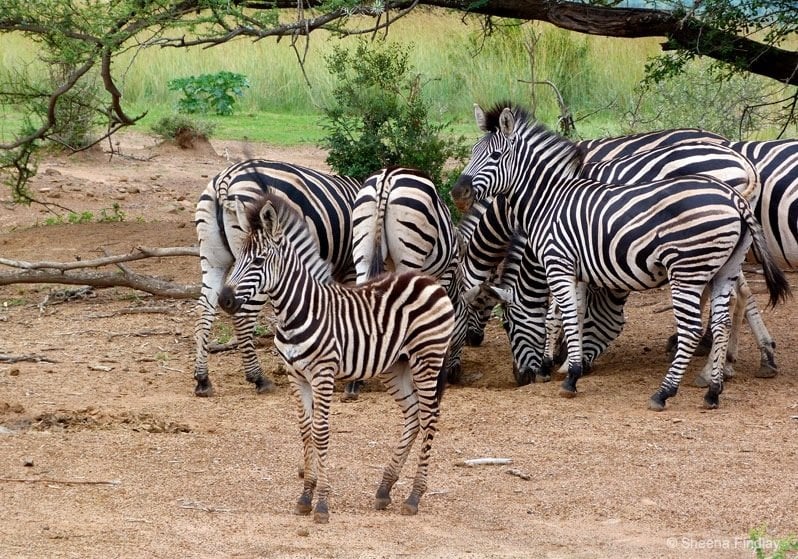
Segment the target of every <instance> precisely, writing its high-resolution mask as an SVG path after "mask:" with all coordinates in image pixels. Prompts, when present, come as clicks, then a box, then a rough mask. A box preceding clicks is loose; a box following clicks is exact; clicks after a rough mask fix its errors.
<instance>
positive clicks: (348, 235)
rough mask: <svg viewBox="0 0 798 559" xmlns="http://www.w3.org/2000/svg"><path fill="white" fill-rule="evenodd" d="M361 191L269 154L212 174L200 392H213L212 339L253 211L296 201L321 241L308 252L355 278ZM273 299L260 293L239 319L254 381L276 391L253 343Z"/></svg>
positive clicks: (206, 215) (202, 221) (200, 322)
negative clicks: (355, 219) (276, 200)
mask: <svg viewBox="0 0 798 559" xmlns="http://www.w3.org/2000/svg"><path fill="white" fill-rule="evenodd" d="M358 188H360V183H359V182H358V181H356V180H355V179H352V178H348V177H341V176H337V175H328V174H325V173H320V172H318V171H315V170H313V169H309V168H307V167H302V166H300V165H293V164H290V163H285V162H280V161H269V160H265V159H251V160H247V161H243V162H240V163H235V164H233V165H231V166H229V167H228V168H227V169H225V170H224V171H222V172H221V173H219V174H218V175H216V176H215V177H214V178H213V179H211V181H210V182H209V183H208V186H207V187H206V188H205V190H204V191H203V193H202V194H201V195H200V198H199V201H198V202H197V209H196V214H195V225H196V228H197V238H198V239H199V252H200V266H201V269H202V291H201V294H200V298H199V301H198V303H197V306H198V309H199V317H198V319H197V322H196V325H195V328H194V342H195V345H196V358H195V365H194V378H195V379H196V381H197V385H196V387H195V388H194V393H195V394H196V395H197V396H211V395H212V394H213V385H212V384H211V381H210V378H209V377H208V338H209V335H210V331H211V326H212V324H213V320H214V318H215V316H216V303H217V300H218V296H219V291H220V290H221V288H222V285H223V284H224V278H225V276H226V275H227V272H228V271H229V270H230V267H231V266H232V265H233V262H234V261H235V258H236V254H237V253H238V251H239V250H240V248H241V245H242V243H243V240H244V238H245V237H246V234H247V224H246V220H245V217H244V216H245V215H246V208H248V207H249V206H251V205H252V204H255V203H259V201H260V200H261V199H262V198H263V196H264V195H265V194H267V193H273V194H275V195H277V196H280V197H282V198H284V199H285V200H287V201H289V203H290V204H291V205H292V206H293V207H294V208H295V209H296V210H297V211H298V212H299V214H300V215H302V216H304V218H305V220H306V221H307V222H308V226H309V227H310V231H311V233H312V238H313V246H310V245H307V246H302V247H300V250H317V251H318V252H319V253H320V255H321V257H322V259H324V260H325V261H327V262H329V263H330V265H331V266H332V277H333V278H334V279H336V280H337V281H342V282H345V281H352V280H354V275H355V274H354V264H353V263H352V250H351V246H352V205H353V203H354V199H355V195H356V194H357V190H358ZM266 300H267V298H266V296H265V295H262V294H258V295H256V296H255V297H253V298H252V300H251V301H249V302H248V303H247V304H246V305H244V306H242V307H241V308H240V309H239V310H238V312H237V313H236V314H235V315H234V316H233V325H234V327H235V332H236V338H237V341H238V347H239V349H240V350H241V354H242V359H243V365H244V372H245V375H246V379H247V380H248V381H250V382H252V383H254V384H255V387H256V389H257V391H258V392H268V391H270V390H273V388H274V383H273V381H272V380H271V379H270V378H269V377H268V376H264V375H263V372H262V371H261V367H260V363H259V362H258V358H257V355H256V353H255V345H254V341H253V338H254V329H255V325H256V321H257V316H258V313H259V312H260V310H261V308H262V307H263V305H264V304H265V302H266Z"/></svg>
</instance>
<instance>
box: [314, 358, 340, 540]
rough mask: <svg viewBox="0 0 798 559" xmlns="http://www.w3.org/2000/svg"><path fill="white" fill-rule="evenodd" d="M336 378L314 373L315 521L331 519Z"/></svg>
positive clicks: (329, 374) (323, 522) (322, 521)
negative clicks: (330, 458) (332, 416)
mask: <svg viewBox="0 0 798 559" xmlns="http://www.w3.org/2000/svg"><path fill="white" fill-rule="evenodd" d="M334 384H335V378H334V377H333V373H332V372H329V373H323V372H322V373H317V374H314V375H313V380H312V381H311V387H312V390H313V410H312V417H313V421H312V424H311V434H312V438H313V448H314V450H315V453H316V478H317V492H316V506H315V507H314V508H313V521H314V522H316V523H318V524H326V523H327V522H329V521H330V509H329V497H330V479H329V476H328V474H327V452H328V450H329V448H330V404H331V403H332V397H333V388H334Z"/></svg>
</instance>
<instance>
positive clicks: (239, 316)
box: [233, 302, 275, 394]
mask: <svg viewBox="0 0 798 559" xmlns="http://www.w3.org/2000/svg"><path fill="white" fill-rule="evenodd" d="M261 305H262V303H260V302H259V304H258V305H257V307H256V308H247V309H242V310H241V311H239V312H238V313H236V314H235V315H233V326H234V327H235V331H236V339H237V340H238V349H239V350H240V351H241V358H242V360H243V362H244V375H245V377H246V379H247V381H248V382H251V383H253V384H254V385H255V389H256V390H257V391H258V394H263V393H266V392H273V391H274V389H275V385H274V382H273V381H272V379H270V378H269V377H268V376H264V375H263V371H262V370H261V368H260V362H259V361H258V354H257V353H256V352H255V325H256V323H257V320H258V313H259V312H260V309H261Z"/></svg>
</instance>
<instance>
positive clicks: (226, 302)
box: [219, 285, 241, 314]
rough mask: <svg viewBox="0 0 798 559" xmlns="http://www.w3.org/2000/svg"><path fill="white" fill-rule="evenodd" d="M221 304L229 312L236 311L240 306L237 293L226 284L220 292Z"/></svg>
mask: <svg viewBox="0 0 798 559" xmlns="http://www.w3.org/2000/svg"><path fill="white" fill-rule="evenodd" d="M219 306H220V307H222V310H224V311H225V312H226V313H228V314H233V313H235V312H236V311H237V310H238V309H239V308H240V307H241V302H240V301H239V300H238V299H236V293H235V291H234V290H233V288H232V287H230V286H228V285H225V286H224V287H223V288H222V291H221V292H220V293H219Z"/></svg>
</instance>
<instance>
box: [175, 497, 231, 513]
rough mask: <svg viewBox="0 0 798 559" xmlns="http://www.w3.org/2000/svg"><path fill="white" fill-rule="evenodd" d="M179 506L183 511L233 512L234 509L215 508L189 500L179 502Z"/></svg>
mask: <svg viewBox="0 0 798 559" xmlns="http://www.w3.org/2000/svg"><path fill="white" fill-rule="evenodd" d="M177 505H178V506H179V507H180V508H181V509H191V510H201V511H205V512H233V509H225V508H221V507H213V506H210V505H206V504H205V503H200V502H198V501H190V500H188V499H182V500H180V501H178V502H177Z"/></svg>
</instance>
